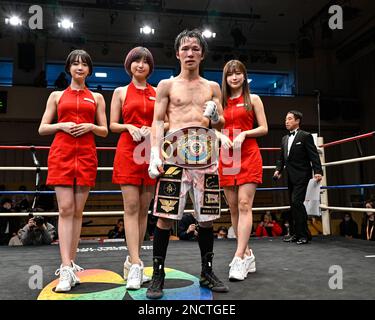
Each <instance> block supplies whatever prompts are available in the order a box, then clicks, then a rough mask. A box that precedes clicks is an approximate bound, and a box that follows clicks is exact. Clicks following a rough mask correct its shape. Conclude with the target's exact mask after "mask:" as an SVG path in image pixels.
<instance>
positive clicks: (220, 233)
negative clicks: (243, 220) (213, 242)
mask: <svg viewBox="0 0 375 320" xmlns="http://www.w3.org/2000/svg"><path fill="white" fill-rule="evenodd" d="M217 238H218V239H227V238H228V228H227V227H225V226H220V227H219V229H217Z"/></svg>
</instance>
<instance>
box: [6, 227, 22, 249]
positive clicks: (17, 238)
mask: <svg viewBox="0 0 375 320" xmlns="http://www.w3.org/2000/svg"><path fill="white" fill-rule="evenodd" d="M21 230H22V229H19V230H18V231H17V233H14V234H13V237H12V238H10V240H9V243H8V246H10V247H16V246H22V241H21Z"/></svg>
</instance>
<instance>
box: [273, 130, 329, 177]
mask: <svg viewBox="0 0 375 320" xmlns="http://www.w3.org/2000/svg"><path fill="white" fill-rule="evenodd" d="M288 138H289V135H285V136H284V137H283V138H282V140H281V154H280V158H279V160H278V161H277V163H276V170H278V171H279V172H280V173H281V172H282V171H283V169H284V167H285V169H286V171H287V173H288V179H289V181H290V182H291V183H292V184H299V183H307V182H308V180H310V179H311V178H312V171H314V174H323V170H322V165H321V163H320V159H319V154H318V150H317V148H316V146H315V144H314V139H313V137H312V135H311V133H309V132H306V131H303V130H301V129H298V131H297V133H296V136H295V138H294V141H293V144H292V146H291V147H290V151H289V156H288Z"/></svg>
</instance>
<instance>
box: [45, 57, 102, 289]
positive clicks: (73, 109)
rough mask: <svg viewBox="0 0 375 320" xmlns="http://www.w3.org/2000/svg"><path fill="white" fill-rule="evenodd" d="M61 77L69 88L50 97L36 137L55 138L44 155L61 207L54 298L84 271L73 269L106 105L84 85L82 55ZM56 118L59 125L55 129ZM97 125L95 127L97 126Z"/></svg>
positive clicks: (86, 67) (86, 61)
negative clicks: (59, 256)
mask: <svg viewBox="0 0 375 320" xmlns="http://www.w3.org/2000/svg"><path fill="white" fill-rule="evenodd" d="M65 71H66V72H67V73H68V74H70V75H71V77H72V80H71V83H70V86H69V87H68V88H67V89H66V90H64V91H54V92H52V93H51V94H50V96H49V98H48V101H47V106H46V110H45V112H44V115H43V118H42V121H41V124H40V127H39V134H40V135H50V134H55V138H54V140H53V143H52V145H51V149H50V152H49V155H48V177H47V184H48V185H53V186H54V187H55V191H56V199H57V204H58V207H59V223H58V225H59V226H58V232H59V244H60V254H61V260H62V264H61V266H60V269H58V270H57V272H56V275H60V279H59V283H58V285H57V287H56V292H65V291H69V290H70V289H71V287H73V286H74V285H75V284H77V283H79V278H78V277H77V275H76V274H75V273H76V272H77V271H80V270H82V268H80V267H79V266H77V265H76V264H75V263H74V260H75V257H76V252H77V247H78V242H79V238H80V234H81V226H82V212H83V209H84V206H85V203H86V200H87V197H88V195H89V190H90V187H93V186H94V184H95V179H96V170H97V164H98V163H97V156H96V146H95V135H98V136H101V137H106V136H107V134H108V129H107V119H106V115H105V101H104V98H103V96H102V95H101V94H99V93H94V92H91V91H90V90H89V89H87V87H86V85H85V80H86V78H87V76H89V75H91V73H92V61H91V58H90V56H89V55H88V53H87V52H85V51H83V50H74V51H72V52H71V53H70V54H69V56H68V57H67V59H66V64H65ZM56 115H57V123H53V120H54V119H55V116H56ZM95 123H97V124H95Z"/></svg>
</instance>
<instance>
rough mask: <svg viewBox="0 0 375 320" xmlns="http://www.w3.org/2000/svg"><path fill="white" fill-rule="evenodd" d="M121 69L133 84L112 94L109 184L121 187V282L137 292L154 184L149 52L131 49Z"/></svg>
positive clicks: (151, 60)
mask: <svg viewBox="0 0 375 320" xmlns="http://www.w3.org/2000/svg"><path fill="white" fill-rule="evenodd" d="M124 65H125V70H126V72H127V73H128V74H129V75H130V76H131V78H132V80H131V82H130V84H129V85H127V86H125V87H119V88H117V89H116V90H115V91H114V93H113V97H112V102H111V120H110V129H111V131H112V132H117V133H120V139H119V141H118V144H117V149H116V155H115V159H114V164H113V177H112V181H113V183H115V184H119V185H120V186H121V191H122V197H123V200H124V222H125V237H126V244H127V246H128V249H129V256H127V257H126V260H125V263H124V279H125V280H127V284H126V288H127V289H133V290H136V289H139V288H140V287H141V284H142V282H146V281H149V280H150V278H149V277H147V276H146V275H144V274H143V262H142V261H141V259H140V248H141V245H142V243H143V239H144V236H145V232H146V227H147V213H148V209H149V206H150V202H151V199H152V197H153V195H154V189H155V182H156V181H155V180H154V179H151V178H150V177H149V175H148V163H147V161H148V159H149V158H150V149H151V147H150V129H151V125H152V119H153V115H154V103H155V95H156V93H155V89H154V88H153V87H152V86H151V85H149V84H148V83H147V78H148V77H149V75H150V74H151V73H152V71H153V67H154V60H153V57H152V54H151V52H150V51H149V50H148V49H146V48H144V47H136V48H133V49H132V50H131V51H130V52H129V53H128V54H127V56H126V58H125V63H124ZM120 120H122V123H120Z"/></svg>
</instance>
